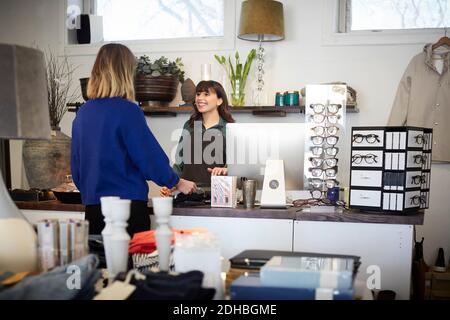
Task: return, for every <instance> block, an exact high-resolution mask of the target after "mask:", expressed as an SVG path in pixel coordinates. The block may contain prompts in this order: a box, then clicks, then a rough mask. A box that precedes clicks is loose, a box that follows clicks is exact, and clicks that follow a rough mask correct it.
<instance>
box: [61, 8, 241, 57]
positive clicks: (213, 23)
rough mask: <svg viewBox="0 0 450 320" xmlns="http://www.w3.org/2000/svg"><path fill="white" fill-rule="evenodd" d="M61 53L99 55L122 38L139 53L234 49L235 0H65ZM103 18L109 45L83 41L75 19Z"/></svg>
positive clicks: (104, 30)
mask: <svg viewBox="0 0 450 320" xmlns="http://www.w3.org/2000/svg"><path fill="white" fill-rule="evenodd" d="M59 3H60V11H61V14H62V15H64V17H65V19H64V20H61V22H65V24H64V25H62V23H61V32H60V37H61V39H62V41H61V45H60V51H61V53H64V54H66V55H69V56H73V55H75V56H81V55H95V54H97V52H98V50H99V48H100V47H101V46H102V45H103V43H106V42H112V41H113V42H121V43H123V44H125V45H127V46H128V47H129V48H130V49H131V50H132V51H133V52H134V53H135V54H140V53H148V52H174V51H176V52H180V51H207V50H211V48H214V49H215V50H217V51H220V50H233V49H234V46H235V38H236V34H235V32H236V31H235V23H236V1H235V0H129V1H125V0H67V1H61V2H59ZM80 13H89V14H97V15H101V16H102V17H103V38H104V41H103V43H92V44H78V42H77V34H76V29H75V26H74V21H75V20H76V19H74V18H73V17H74V16H75V17H76V15H78V14H80Z"/></svg>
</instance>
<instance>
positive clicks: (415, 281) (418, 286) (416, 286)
mask: <svg viewBox="0 0 450 320" xmlns="http://www.w3.org/2000/svg"><path fill="white" fill-rule="evenodd" d="M414 239H415V237H414ZM423 240H424V238H423V237H422V240H421V241H420V242H417V241H415V240H414V259H413V265H412V289H413V294H412V300H424V299H425V273H426V272H427V271H428V269H429V268H428V266H427V264H426V263H425V260H424V258H423Z"/></svg>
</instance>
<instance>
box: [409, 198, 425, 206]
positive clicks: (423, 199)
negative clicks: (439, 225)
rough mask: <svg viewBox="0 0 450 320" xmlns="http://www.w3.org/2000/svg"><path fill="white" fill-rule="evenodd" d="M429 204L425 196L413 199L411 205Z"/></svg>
mask: <svg viewBox="0 0 450 320" xmlns="http://www.w3.org/2000/svg"><path fill="white" fill-rule="evenodd" d="M425 203H427V198H426V197H425V196H414V197H412V198H411V204H415V205H418V204H425Z"/></svg>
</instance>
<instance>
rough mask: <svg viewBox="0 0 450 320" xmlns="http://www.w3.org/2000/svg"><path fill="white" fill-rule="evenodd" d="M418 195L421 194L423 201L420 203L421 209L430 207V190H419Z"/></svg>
mask: <svg viewBox="0 0 450 320" xmlns="http://www.w3.org/2000/svg"><path fill="white" fill-rule="evenodd" d="M420 195H421V196H422V199H423V201H422V202H421V203H420V208H421V209H428V208H429V207H430V192H428V191H425V192H423V191H422V192H421V193H420Z"/></svg>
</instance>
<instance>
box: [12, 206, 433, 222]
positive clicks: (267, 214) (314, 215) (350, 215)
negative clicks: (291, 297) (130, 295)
mask: <svg viewBox="0 0 450 320" xmlns="http://www.w3.org/2000/svg"><path fill="white" fill-rule="evenodd" d="M16 205H17V206H18V207H19V209H24V210H51V211H77V212H84V206H83V205H81V204H64V203H61V202H60V201H57V200H52V201H41V202H23V201H17V202H16ZM149 213H150V214H152V213H153V211H152V209H151V203H149ZM173 215H175V216H199V217H227V218H233V217H235V218H259V219H292V220H297V221H325V222H353V223H384V224H408V225H422V224H423V222H424V216H425V214H424V212H423V211H418V212H415V213H411V214H407V215H393V214H387V213H367V212H360V211H358V210H345V211H344V212H320V213H319V212H305V211H302V210H300V209H299V208H289V209H286V210H284V209H261V208H259V207H256V208H253V209H244V208H242V207H241V206H240V207H238V208H235V209H232V208H211V207H209V206H200V207H182V208H179V207H174V209H173Z"/></svg>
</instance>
